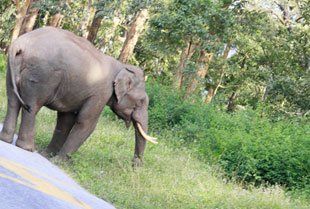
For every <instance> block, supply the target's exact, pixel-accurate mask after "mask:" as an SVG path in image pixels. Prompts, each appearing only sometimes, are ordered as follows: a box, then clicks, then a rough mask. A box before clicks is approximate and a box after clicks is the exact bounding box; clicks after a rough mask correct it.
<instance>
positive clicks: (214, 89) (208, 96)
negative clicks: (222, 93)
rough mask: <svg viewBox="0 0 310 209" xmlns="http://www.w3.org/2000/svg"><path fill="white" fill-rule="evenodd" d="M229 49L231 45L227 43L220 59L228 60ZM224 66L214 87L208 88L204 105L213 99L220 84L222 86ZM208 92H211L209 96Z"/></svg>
mask: <svg viewBox="0 0 310 209" xmlns="http://www.w3.org/2000/svg"><path fill="white" fill-rule="evenodd" d="M230 49H231V44H230V43H227V44H226V47H225V49H224V52H223V56H222V58H223V59H224V60H226V59H227V58H228V54H229V52H230ZM224 67H225V66H223V67H222V70H221V75H220V79H219V80H218V82H217V84H216V85H213V86H210V87H209V89H208V95H207V97H206V99H205V103H206V104H208V103H210V102H211V101H212V99H213V97H214V96H215V95H216V94H217V91H218V89H219V88H220V87H221V84H222V81H223V78H224V75H225V68H224ZM209 92H212V93H211V94H209Z"/></svg>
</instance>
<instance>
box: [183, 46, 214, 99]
mask: <svg viewBox="0 0 310 209" xmlns="http://www.w3.org/2000/svg"><path fill="white" fill-rule="evenodd" d="M212 57H213V54H211V53H207V52H206V51H205V50H201V51H200V56H199V58H198V70H197V72H196V73H195V75H194V76H193V78H192V79H191V81H190V82H189V84H188V86H187V88H186V97H188V96H189V95H191V94H192V93H194V92H195V90H196V89H197V87H198V86H199V83H201V82H203V81H204V79H205V77H206V75H207V73H208V69H209V64H210V62H211V60H212Z"/></svg>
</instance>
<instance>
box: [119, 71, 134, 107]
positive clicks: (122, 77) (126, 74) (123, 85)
mask: <svg viewBox="0 0 310 209" xmlns="http://www.w3.org/2000/svg"><path fill="white" fill-rule="evenodd" d="M134 76H135V75H134V73H133V72H132V71H130V70H128V69H127V68H124V69H122V70H121V71H120V72H119V73H118V74H117V76H116V78H115V80H114V89H115V95H116V98H117V101H118V103H119V102H120V101H121V100H122V98H123V97H124V96H125V95H126V94H127V93H128V92H129V91H130V90H131V89H132V88H133V82H134Z"/></svg>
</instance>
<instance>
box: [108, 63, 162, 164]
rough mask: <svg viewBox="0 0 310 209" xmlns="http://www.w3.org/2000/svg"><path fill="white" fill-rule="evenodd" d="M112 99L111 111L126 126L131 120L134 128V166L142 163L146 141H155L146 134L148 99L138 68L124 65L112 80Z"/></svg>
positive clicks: (141, 73) (141, 72)
mask: <svg viewBox="0 0 310 209" xmlns="http://www.w3.org/2000/svg"><path fill="white" fill-rule="evenodd" d="M114 93H115V94H114V99H113V101H112V102H111V104H110V107H111V109H112V111H113V112H114V113H115V114H116V115H118V116H119V117H120V118H121V119H123V120H124V121H125V123H126V126H127V127H129V126H130V124H131V122H132V123H133V125H134V128H135V137H136V145H135V154H134V159H133V163H134V166H139V165H141V163H142V158H143V152H144V149H145V144H146V141H150V142H152V143H157V141H156V139H155V138H153V137H150V136H148V135H147V131H148V112H147V110H148V105H149V99H148V96H147V94H146V91H145V81H144V74H143V71H142V70H141V69H140V68H137V67H134V66H130V65H125V66H124V68H123V69H122V70H121V71H120V72H119V73H118V74H117V76H116V78H115V80H114Z"/></svg>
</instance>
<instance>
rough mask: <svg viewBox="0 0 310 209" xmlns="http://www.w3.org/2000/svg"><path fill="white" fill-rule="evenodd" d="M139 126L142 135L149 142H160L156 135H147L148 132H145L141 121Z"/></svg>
mask: <svg viewBox="0 0 310 209" xmlns="http://www.w3.org/2000/svg"><path fill="white" fill-rule="evenodd" d="M137 127H138V130H139V133H140V134H141V136H142V137H143V138H144V139H145V140H146V141H149V142H151V143H153V144H157V143H158V142H157V139H156V138H154V137H152V136H149V135H147V134H146V133H145V132H144V130H143V128H142V126H141V125H140V123H137Z"/></svg>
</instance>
